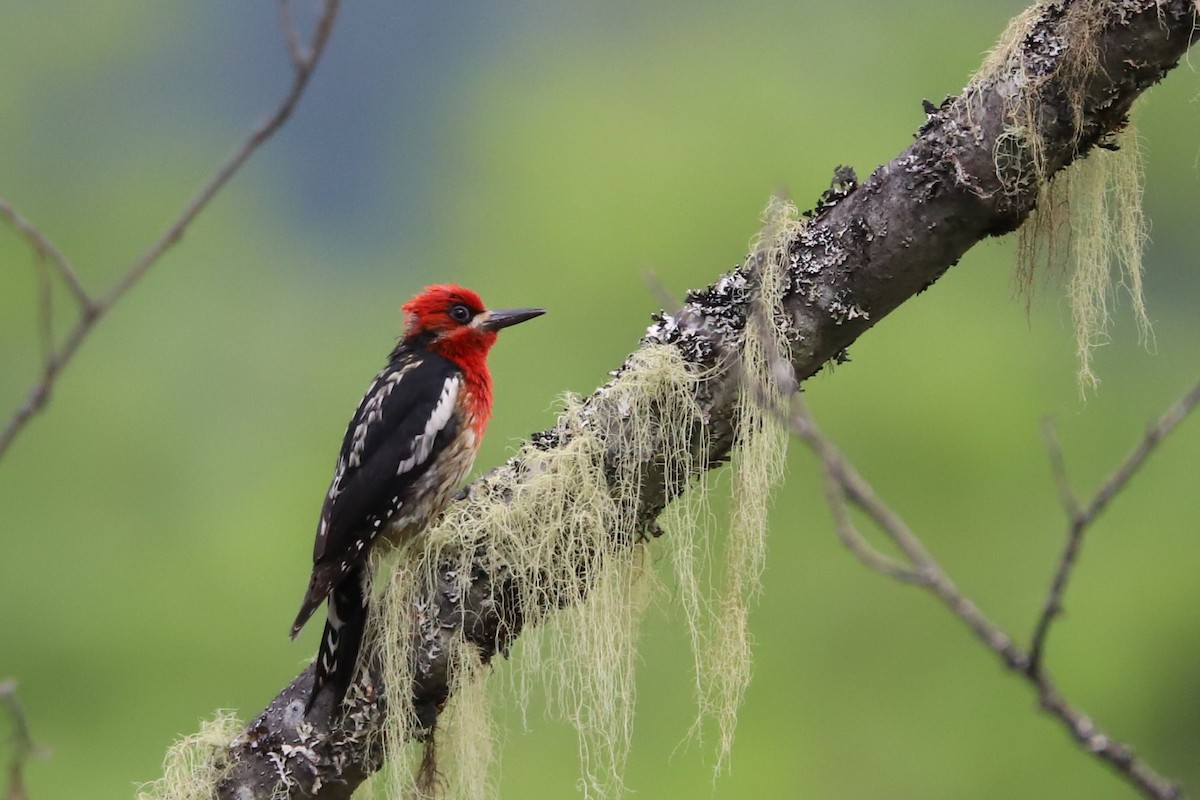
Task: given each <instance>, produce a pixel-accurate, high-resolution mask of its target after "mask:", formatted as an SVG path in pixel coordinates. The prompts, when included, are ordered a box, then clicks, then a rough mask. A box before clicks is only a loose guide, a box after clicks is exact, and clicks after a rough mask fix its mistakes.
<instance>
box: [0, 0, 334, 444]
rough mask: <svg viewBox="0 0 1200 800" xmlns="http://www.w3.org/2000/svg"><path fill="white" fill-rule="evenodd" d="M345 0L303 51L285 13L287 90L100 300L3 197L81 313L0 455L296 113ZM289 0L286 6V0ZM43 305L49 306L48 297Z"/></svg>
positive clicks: (327, 14) (5, 208)
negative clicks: (91, 340)
mask: <svg viewBox="0 0 1200 800" xmlns="http://www.w3.org/2000/svg"><path fill="white" fill-rule="evenodd" d="M340 3H341V0H325V4H324V7H323V10H322V12H321V15H320V17H319V18H318V19H317V23H316V27H315V28H314V30H313V35H312V40H311V42H310V43H309V45H308V47H307V48H306V49H305V50H304V51H303V52H300V49H299V47H298V45H297V46H295V47H293V45H292V43H291V37H292V35H293V33H294V31H295V28H294V27H293V26H291V25H290V23H291V17H290V13H288V14H286V16H285V19H286V21H287V23H288V25H285V31H284V36H285V38H287V39H288V51H289V53H290V54H291V57H292V62H293V65H294V67H295V69H294V71H293V74H292V83H291V85H290V86H289V88H288V91H287V93H286V94H285V95H284V97H283V99H282V100H281V101H280V103H279V105H278V106H277V107H276V109H275V111H274V112H273V113H272V114H271V116H269V117H268V118H267V119H266V120H264V121H263V122H261V123H260V124H259V125H258V126H257V127H255V128H254V130H253V131H251V132H250V135H249V136H248V137H247V138H246V140H245V141H244V142H242V144H241V146H239V147H238V148H237V150H235V151H234V152H233V154H232V155H231V156H230V157H229V158H228V160H226V162H225V163H224V164H223V165H222V166H221V168H220V169H218V170H217V171H216V173H215V174H214V175H213V176H212V177H211V178H210V179H209V180H208V182H207V183H206V184H204V186H203V187H202V188H201V189H200V191H199V192H197V193H196V195H195V196H194V197H193V198H192V200H191V202H189V203H188V204H187V206H185V207H184V209H183V211H181V212H180V214H179V216H178V217H176V218H175V220H174V221H173V222H172V223H171V224H170V225H169V226H167V229H166V230H165V231H163V233H162V234H161V235H160V236H159V237H158V239H157V240H156V241H155V242H154V243H153V244H152V245H150V247H149V249H147V250H146V252H144V253H143V254H142V255H141V257H140V258H138V259H137V260H136V261H134V262H133V263H132V264H131V265H130V266H129V268H128V269H127V270H126V272H125V273H124V275H122V276H121V278H120V279H119V280H118V281H117V282H116V284H115V285H114V286H113V287H112V288H111V289H110V290H109V291H108V293H107V294H105V295H104V296H103V297H101V298H99V299H98V300H93V299H92V298H91V296H90V295H88V294H87V293H86V292H84V291H83V288H82V285H81V284H80V282H79V280H78V278H77V276H76V273H75V271H74V270H73V269H72V268H71V267H70V265H69V262H68V261H67V260H66V258H65V257H63V256H62V254H61V252H60V251H59V250H58V249H57V248H55V247H54V246H53V245H52V244H51V243H50V242H49V241H48V240H47V239H46V237H45V236H43V235H42V234H41V233H40V232H39V231H38V230H37V229H36V228H35V227H34V226H33V225H31V224H29V223H28V222H26V221H25V220H24V219H23V218H21V217H20V215H18V214H17V213H16V211H15V210H13V208H12V206H11V205H9V204H8V203H4V202H3V201H0V215H2V216H4V217H5V218H6V219H7V220H8V221H9V222H10V223H11V224H12V225H13V226H14V227H16V228H17V230H18V231H19V232H21V233H22V235H24V236H25V238H26V239H27V240H28V241H29V242H30V243H31V245H32V246H33V247H34V250H35V252H37V253H38V254H39V256H44V257H49V258H50V260H51V261H53V262H54V263H55V264H56V265H57V266H58V269H59V273H60V274H61V275H62V276H63V278H64V280H65V281H66V282H67V285H68V286H69V287H71V290H72V292H73V293H74V294H75V297H76V299H77V301H78V302H79V304H80V307H81V315H80V318H79V320H78V321H77V322H76V323H75V325H74V327H73V328H72V329H71V330H70V332H69V333H68V334H67V336H66V339H65V340H64V341H63V342H62V344H61V345H59V346H58V347H57V348H56V349H55V350H54V351H53V352H52V353H51V354H50V355H49V357H47V358H46V360H45V363H44V365H43V370H42V377H41V379H40V380H39V381H38V382H37V383H36V384H35V385H34V386H33V388H31V389H30V390H29V393H28V395H27V396H26V399H25V403H24V404H23V405H22V406H21V407H20V408H18V409H17V410H16V412H14V413H13V415H12V417H11V418H10V419H9V421H8V423H7V424H6V425H5V426H4V429H3V431H0V458H2V457H3V456H4V454H5V452H7V450H8V448H9V446H10V445H12V442H13V440H14V439H15V438H16V437H17V434H19V433H20V432H21V430H23V429H24V427H25V425H26V424H27V423H28V422H29V420H30V419H31V418H32V417H33V416H34V415H35V414H37V413H38V412H39V411H41V410H42V409H43V408H44V407H45V405H46V402H47V401H48V400H49V398H50V392H51V390H52V389H53V387H54V383H55V381H56V379H57V378H58V375H59V373H60V372H61V371H62V370H63V368H64V367H65V366H66V365H67V364H68V363H70V361H71V359H72V358H73V357H74V355H75V353H76V352H77V351H78V350H79V346H80V345H81V344H82V343H83V341H84V340H85V339H86V338H87V336H88V334H89V333H91V331H92V329H93V328H94V327H95V325H96V323H98V322H99V321H100V320H101V319H102V318H103V317H104V316H105V315H107V314H108V312H109V311H111V310H112V308H113V306H115V305H116V304H117V302H118V301H120V300H121V298H122V297H124V296H125V294H126V293H127V292H128V291H129V290H130V289H132V288H133V287H134V285H136V284H137V282H138V281H140V280H141V279H142V277H143V276H145V274H146V272H147V271H148V270H149V269H150V268H151V267H153V266H154V265H155V264H156V263H158V261H159V259H160V258H161V257H162V255H163V253H165V252H166V251H167V250H168V249H170V247H171V246H172V245H174V244H175V243H176V242H178V241H179V239H180V238H181V237H182V236H183V233H184V231H186V230H187V228H188V226H189V225H190V224H191V223H192V221H193V220H195V218H196V217H197V216H198V215H199V214H200V212H201V211H203V210H204V208H205V207H206V206H207V205H208V203H209V202H210V201H211V200H212V198H213V197H214V196H215V195H216V194H217V192H219V191H220V190H221V189H222V188H223V187H224V186H225V184H226V183H228V182H229V179H230V178H232V177H233V176H234V175H235V174H236V173H237V171H238V170H239V169H241V167H242V165H243V164H244V163H245V162H246V160H247V159H249V158H250V156H251V155H253V154H254V152H255V151H256V150H258V148H259V146H261V145H262V144H263V142H265V141H266V140H267V139H269V138H271V136H272V135H274V134H275V132H276V131H278V130H279V128H280V127H282V126H283V124H284V123H285V122H286V121H287V120H288V118H289V117H291V115H292V112H293V111H294V110H295V108H296V104H297V103H298V102H299V101H300V98H301V96H302V95H303V94H304V91H305V89H306V88H307V87H308V82H309V79H310V78H311V77H312V73H313V70H314V69H315V68H316V66H317V62H318V61H319V60H320V58H321V54H322V53H323V52H324V51H325V45H326V43H327V42H328V41H329V34H330V32H331V31H332V30H333V23H334V19H335V18H336V17H337V12H338V8H339V6H340ZM284 5H285V6H286V4H284ZM42 305H43V312H44V311H45V303H44V301H43V304H42ZM41 324H42V325H43V326H45V325H46V324H47V323H46V322H45V321H44V320H43V322H42V323H41Z"/></svg>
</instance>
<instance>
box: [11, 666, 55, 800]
mask: <svg viewBox="0 0 1200 800" xmlns="http://www.w3.org/2000/svg"><path fill="white" fill-rule="evenodd" d="M0 706H3V707H4V708H6V709H8V715H9V716H10V717H12V735H11V737H10V741H11V742H12V760H11V761H10V762H9V764H8V788H7V790H6V791H5V794H4V797H5V800H29V793H28V792H27V791H26V790H25V776H24V771H25V762H27V761H28V760H29V759H31V758H45V756H46V751H45V749H44V748H41V747H38V746H37V745H36V744H34V741H33V736H32V735H30V733H29V720H28V719H27V718H26V717H25V709H24V708H22V707H21V701H20V700H19V699H18V698H17V682H16V681H15V680H13V679H12V678H8V679H7V680H4V681H0Z"/></svg>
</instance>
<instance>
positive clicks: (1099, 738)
mask: <svg viewBox="0 0 1200 800" xmlns="http://www.w3.org/2000/svg"><path fill="white" fill-rule="evenodd" d="M1197 402H1200V385H1197V386H1196V387H1195V388H1193V389H1192V390H1191V391H1190V392H1189V393H1188V394H1187V395H1185V396H1184V397H1183V399H1181V400H1180V401H1179V402H1178V403H1176V404H1175V405H1174V406H1172V407H1171V409H1170V410H1168V412H1167V413H1166V414H1164V415H1163V417H1162V418H1161V419H1160V420H1159V421H1158V423H1156V424H1155V425H1154V426H1153V427H1152V428H1151V429H1150V431H1149V432H1148V433H1147V435H1146V438H1145V439H1144V440H1143V441H1142V443H1141V444H1140V445H1139V446H1138V448H1135V450H1134V452H1133V453H1131V454H1130V456H1129V458H1127V459H1126V460H1125V462H1124V463H1123V464H1122V465H1121V467H1120V468H1118V470H1117V471H1116V473H1114V475H1113V477H1112V478H1110V479H1109V481H1107V482H1106V483H1105V485H1104V486H1103V487H1101V490H1100V492H1098V493H1097V495H1096V498H1094V499H1093V501H1092V502H1091V503H1090V504H1089V505H1088V507H1087V509H1085V510H1084V511H1083V512H1081V516H1080V517H1079V518H1080V519H1085V520H1086V521H1087V522H1090V521H1091V519H1093V518H1094V516H1095V514H1097V513H1099V511H1100V509H1102V508H1103V507H1104V505H1105V504H1106V503H1107V502H1108V501H1109V500H1110V499H1112V496H1113V495H1114V494H1115V493H1116V492H1117V491H1119V490H1120V487H1121V486H1123V485H1124V484H1125V483H1126V482H1127V481H1128V480H1129V478H1130V477H1131V476H1132V475H1133V473H1134V472H1135V471H1136V470H1137V468H1138V466H1140V464H1141V462H1142V461H1144V460H1145V457H1146V455H1148V454H1149V452H1150V450H1151V449H1152V448H1153V447H1154V445H1155V444H1157V443H1158V442H1160V441H1161V440H1162V438H1163V437H1164V436H1166V435H1167V434H1168V433H1170V431H1171V430H1172V429H1173V428H1174V426H1175V425H1177V424H1178V423H1179V421H1180V420H1182V419H1183V417H1184V416H1186V414H1187V412H1188V411H1190V410H1191V408H1193V407H1194V406H1195V405H1196V404H1197ZM790 424H791V429H792V431H793V432H794V433H795V435H796V436H797V437H799V438H800V439H801V440H803V441H804V442H805V444H807V445H808V446H809V448H810V449H811V450H812V451H813V452H814V453H815V454H816V455H817V457H818V458H820V459H821V463H822V465H823V466H824V469H825V473H826V476H827V478H828V481H829V483H830V484H832V488H831V489H827V492H826V494H827V497H829V499H830V506H831V508H832V509H833V514H834V518H835V520H837V521H838V525H839V528H843V527H844V528H845V529H844V530H839V536H841V538H842V541H843V542H847V546H848V547H849V548H850V550H851V552H853V553H854V555H855V556H856V557H858V559H859V560H860V561H861V562H862V563H863V564H865V565H866V566H868V567H870V568H871V569H873V570H875V571H877V572H880V573H882V574H884V575H887V576H888V577H891V578H895V579H897V580H900V581H902V582H905V583H913V584H916V585H918V586H921V587H923V588H925V589H927V590H929V591H930V592H931V593H932V594H934V595H935V596H936V597H937V598H938V599H939V600H941V602H942V604H943V605H945V606H946V607H947V608H948V609H950V611H951V612H952V613H953V614H954V615H955V616H957V617H958V618H959V619H960V620H962V621H963V623H964V624H966V625H967V627H969V628H970V629H971V631H972V632H973V633H974V634H975V635H976V637H977V638H979V639H980V640H981V641H982V642H983V643H984V644H986V645H987V647H988V648H989V649H990V650H991V651H992V652H994V653H995V654H996V655H997V656H998V657H999V658H1000V660H1001V662H1002V663H1003V664H1004V665H1005V666H1006V667H1007V668H1008V669H1010V670H1012V671H1013V672H1015V673H1016V674H1019V675H1021V676H1023V677H1024V678H1025V679H1026V680H1027V681H1028V682H1029V683H1030V684H1031V685H1032V686H1033V687H1034V689H1035V691H1036V692H1037V697H1038V703H1039V705H1040V706H1041V708H1042V709H1043V710H1044V711H1046V712H1047V713H1049V714H1050V715H1052V716H1053V717H1055V718H1056V719H1058V720H1059V721H1060V722H1061V723H1062V724H1063V725H1064V726H1065V727H1066V728H1067V730H1068V731H1069V732H1070V734H1071V736H1072V738H1074V739H1075V741H1076V742H1078V743H1079V744H1080V745H1082V746H1083V748H1084V749H1086V750H1087V751H1088V752H1090V753H1091V754H1092V755H1094V756H1095V757H1096V758H1098V759H1099V760H1100V761H1102V762H1104V763H1106V764H1108V765H1109V766H1110V767H1112V768H1113V769H1115V770H1116V771H1117V772H1118V773H1119V774H1120V775H1121V776H1122V777H1124V778H1125V779H1126V780H1127V781H1128V782H1129V783H1130V784H1132V785H1133V786H1134V787H1135V788H1136V789H1137V790H1138V791H1139V792H1140V793H1141V794H1142V795H1143V796H1145V797H1148V798H1152V800H1171V799H1172V798H1178V797H1179V796H1180V792H1179V788H1178V787H1177V786H1176V785H1175V784H1174V783H1172V782H1171V781H1170V780H1168V779H1166V778H1164V777H1162V776H1161V775H1159V774H1158V773H1157V772H1155V771H1154V770H1153V769H1152V768H1151V767H1150V766H1149V765H1147V764H1146V762H1144V761H1142V760H1141V759H1139V758H1137V757H1135V756H1134V755H1133V751H1132V749H1131V748H1130V747H1129V746H1127V745H1125V744H1123V743H1121V742H1118V741H1115V740H1114V739H1112V738H1111V737H1110V736H1109V735H1108V734H1106V733H1105V732H1104V731H1103V730H1101V729H1100V727H1099V726H1098V725H1096V723H1095V722H1094V721H1093V720H1092V718H1091V717H1090V716H1088V715H1087V714H1086V713H1084V712H1083V711H1082V710H1080V709H1078V708H1075V707H1074V706H1072V705H1071V704H1070V703H1068V702H1067V700H1066V699H1065V698H1064V697H1063V696H1062V694H1061V693H1060V691H1059V689H1058V687H1057V686H1056V685H1055V683H1054V682H1053V680H1052V679H1051V678H1050V676H1049V674H1048V673H1047V672H1046V670H1045V669H1043V668H1040V667H1039V668H1038V669H1031V656H1030V655H1029V654H1027V653H1025V652H1024V651H1023V650H1022V649H1021V648H1020V647H1018V646H1017V645H1016V644H1014V643H1013V640H1012V637H1011V636H1009V635H1008V633H1007V632H1006V631H1005V630H1004V629H1003V628H1001V627H1000V626H999V625H996V624H995V623H993V622H991V621H990V620H989V619H987V617H985V616H984V615H983V613H982V612H981V611H980V610H979V608H978V607H976V606H975V604H974V603H973V602H971V600H970V599H969V598H968V597H966V595H964V594H963V593H962V592H961V591H960V590H959V589H958V588H957V587H956V586H955V585H954V582H953V581H952V580H950V578H949V576H948V575H947V574H946V572H945V570H943V569H942V567H941V565H940V564H939V563H938V562H937V560H936V559H935V558H934V557H933V555H932V554H931V553H930V552H929V551H928V550H927V549H926V548H925V546H924V545H923V544H922V543H921V541H920V539H919V538H918V537H917V536H916V535H915V534H914V533H913V532H912V531H911V530H910V529H909V528H908V526H907V525H906V524H905V523H904V520H903V519H901V518H900V517H899V515H897V514H896V513H895V512H894V511H892V510H891V509H890V508H888V507H887V506H886V505H885V504H884V503H883V502H882V501H880V500H879V498H878V497H877V496H876V494H875V492H874V490H873V489H872V488H871V486H870V484H869V483H867V481H866V480H865V479H864V478H863V477H862V476H861V475H859V474H858V472H857V471H856V470H855V469H854V467H853V466H852V465H851V464H850V463H849V462H847V461H846V458H845V456H843V455H842V453H841V452H840V451H839V450H838V449H837V447H836V446H835V445H834V444H833V443H832V442H831V441H830V440H829V439H828V438H826V437H825V436H824V434H822V433H821V432H820V430H818V428H817V427H816V425H815V424H814V423H813V421H812V418H811V417H810V416H809V415H808V412H807V411H806V410H805V409H804V407H803V405H801V404H799V402H798V400H797V409H796V411H795V413H794V415H793V417H792V419H791V420H790ZM1062 485H1065V484H1060V489H1061V486H1062ZM1066 496H1069V493H1068V494H1067V495H1064V497H1066ZM847 502H849V503H853V504H854V505H856V506H857V507H859V508H860V509H861V510H862V511H864V512H865V513H866V514H867V516H868V517H870V518H871V520H872V521H873V522H874V523H875V524H876V525H878V526H879V528H880V530H882V531H883V532H884V533H885V534H886V535H887V536H888V538H890V539H891V540H892V542H894V543H895V544H896V546H897V547H898V548H899V549H900V551H901V552H902V553H903V555H904V557H905V558H906V559H907V560H908V561H909V564H908V565H904V564H900V563H898V562H896V561H895V560H894V559H890V558H888V557H886V556H883V555H882V554H880V553H879V552H878V551H877V550H875V549H874V548H873V547H871V545H870V544H869V543H868V542H867V541H866V539H865V538H864V537H863V536H862V534H861V533H860V532H859V531H857V530H856V529H854V527H853V525H852V524H851V523H850V521H849V516H848V514H847V512H846V504H847ZM1085 524H1086V523H1085ZM1065 557H1066V556H1065V554H1064V558H1065ZM1072 563H1073V556H1072ZM1069 569H1070V568H1069V566H1068V567H1067V568H1066V572H1067V573H1069ZM1061 571H1062V570H1061V569H1060V572H1061ZM1064 583H1065V579H1064Z"/></svg>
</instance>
